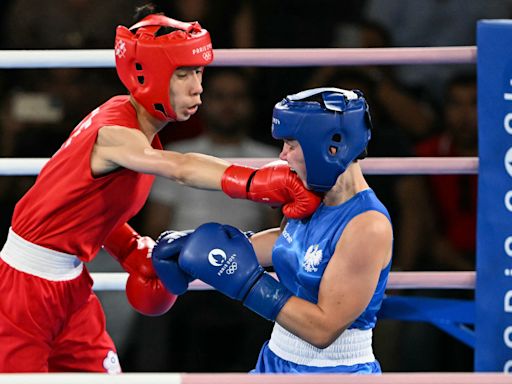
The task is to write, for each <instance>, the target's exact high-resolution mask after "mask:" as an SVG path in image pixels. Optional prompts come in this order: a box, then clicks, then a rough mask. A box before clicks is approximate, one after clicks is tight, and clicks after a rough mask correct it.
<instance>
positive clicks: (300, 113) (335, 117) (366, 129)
mask: <svg viewBox="0 0 512 384" xmlns="http://www.w3.org/2000/svg"><path fill="white" fill-rule="evenodd" d="M315 97H316V98H315ZM316 99H319V100H321V102H320V101H315V100H316ZM272 136H273V137H274V138H275V139H280V140H284V139H290V140H292V139H293V140H297V141H298V142H299V143H300V146H301V148H302V152H303V153H304V160H305V163H306V174H307V184H308V186H309V188H311V189H313V190H315V191H321V192H324V191H328V190H329V189H331V188H332V187H333V185H334V184H335V183H336V180H337V179H338V176H339V175H341V174H342V173H343V172H345V170H346V169H347V167H348V166H349V165H350V163H352V162H353V161H354V160H355V159H356V158H357V157H358V156H359V155H360V154H361V153H363V151H364V150H365V149H366V146H367V145H368V141H369V140H370V137H371V119H370V113H369V109H368V104H367V103H366V100H365V98H364V97H363V94H362V93H361V92H360V91H347V90H344V89H339V88H314V89H309V90H306V91H302V92H299V93H296V94H294V95H289V96H287V97H286V98H285V99H283V100H282V101H281V102H279V103H277V104H276V105H275V107H274V112H273V115H272Z"/></svg>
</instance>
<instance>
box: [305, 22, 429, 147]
mask: <svg viewBox="0 0 512 384" xmlns="http://www.w3.org/2000/svg"><path fill="white" fill-rule="evenodd" d="M332 45H333V46H334V47H337V48H388V47H392V46H393V40H392V36H391V34H390V31H389V30H388V29H387V28H386V27H384V26H383V25H381V24H379V23H377V22H373V21H368V20H361V21H360V22H357V23H346V22H345V23H338V24H337V26H336V27H335V28H334V33H333V43H332ZM338 72H346V70H344V69H343V67H341V68H340V67H320V68H319V69H318V70H317V71H316V72H315V73H314V74H313V76H312V77H311V79H310V81H309V83H308V84H309V86H313V87H314V86H319V85H325V84H329V79H330V78H332V77H333V76H336V74H337V73H338ZM352 74H353V75H354V76H356V78H361V77H365V78H367V82H368V83H369V84H371V88H372V89H371V93H369V94H368V95H370V96H371V97H372V98H373V99H374V102H373V104H372V105H377V108H379V109H380V113H379V118H380V119H385V120H386V125H390V126H393V127H392V128H393V130H400V131H402V133H401V135H402V136H403V137H405V138H406V139H408V140H409V141H411V142H415V141H417V140H420V139H422V138H424V137H426V136H428V135H429V134H430V133H431V131H432V127H433V123H434V119H435V113H434V109H433V107H432V105H431V103H429V101H428V98H427V97H426V95H425V94H422V93H419V92H416V90H412V89H410V88H408V87H406V86H405V85H404V84H403V83H402V82H401V81H400V79H399V78H398V77H397V76H396V73H395V67H391V66H384V65H374V66H358V67H356V68H355V69H353V70H352Z"/></svg>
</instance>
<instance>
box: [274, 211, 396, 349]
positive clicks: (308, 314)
mask: <svg viewBox="0 0 512 384" xmlns="http://www.w3.org/2000/svg"><path fill="white" fill-rule="evenodd" d="M391 247H392V230H391V224H390V223H389V221H388V220H387V219H386V218H385V217H384V215H382V214H381V213H378V212H376V211H368V212H365V213H363V214H361V215H359V216H356V217H355V218H354V219H352V220H351V221H350V222H349V224H348V225H347V227H346V228H345V230H344V231H343V235H342V236H341V238H340V240H339V241H338V244H337V246H336V250H335V252H334V255H333V256H332V257H331V259H330V261H329V264H328V265H327V268H326V270H325V272H324V275H323V277H322V280H321V283H320V289H319V292H318V303H317V304H313V303H311V302H309V301H306V300H303V299H300V298H298V297H296V296H292V297H291V298H290V300H288V301H287V302H286V304H285V305H284V306H283V308H282V309H281V311H280V312H279V314H278V316H277V318H276V321H277V322H278V323H279V324H281V326H283V327H284V328H286V329H288V330H289V331H290V332H292V333H294V334H296V335H297V336H299V337H300V338H302V339H303V340H306V341H307V342H309V343H310V344H313V345H315V346H316V347H318V348H325V347H327V346H329V345H330V344H331V343H332V342H333V341H334V340H336V338H337V337H338V336H339V335H340V334H341V333H342V332H343V331H344V330H345V329H346V328H347V327H348V326H350V324H352V323H353V322H354V320H355V319H357V318H358V317H359V316H360V315H361V313H363V311H364V310H365V308H366V307H367V306H368V304H369V303H370V300H371V298H372V296H373V293H374V291H375V288H376V286H377V283H378V280H379V275H380V272H381V270H382V269H383V268H384V267H385V266H386V265H387V264H388V263H389V260H390V258H391Z"/></svg>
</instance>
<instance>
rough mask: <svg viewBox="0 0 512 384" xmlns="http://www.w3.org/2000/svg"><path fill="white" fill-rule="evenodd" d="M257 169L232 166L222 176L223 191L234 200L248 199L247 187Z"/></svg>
mask: <svg viewBox="0 0 512 384" xmlns="http://www.w3.org/2000/svg"><path fill="white" fill-rule="evenodd" d="M254 172H256V169H254V168H251V167H245V166H241V165H235V164H233V165H230V166H229V167H228V168H227V169H226V170H225V171H224V174H223V175H222V180H221V187H222V191H223V192H224V193H225V194H226V195H228V196H229V197H231V198H233V199H247V192H248V191H247V186H248V182H249V180H250V179H251V176H252V175H253V174H254Z"/></svg>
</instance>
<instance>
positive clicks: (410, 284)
mask: <svg viewBox="0 0 512 384" xmlns="http://www.w3.org/2000/svg"><path fill="white" fill-rule="evenodd" d="M272 275H273V276H275V274H274V273H272ZM91 276H92V278H93V280H94V290H96V291H124V289H125V285H126V280H127V279H128V274H127V273H124V272H96V273H92V274H91ZM475 281H476V273H475V272H471V271H468V272H391V273H390V274H389V280H388V284H387V286H386V289H474V288H475ZM188 289H189V290H190V291H204V290H212V289H213V288H212V287H211V286H210V285H208V284H206V283H203V282H202V281H200V280H194V281H193V282H191V283H190V285H189V288H188Z"/></svg>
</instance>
